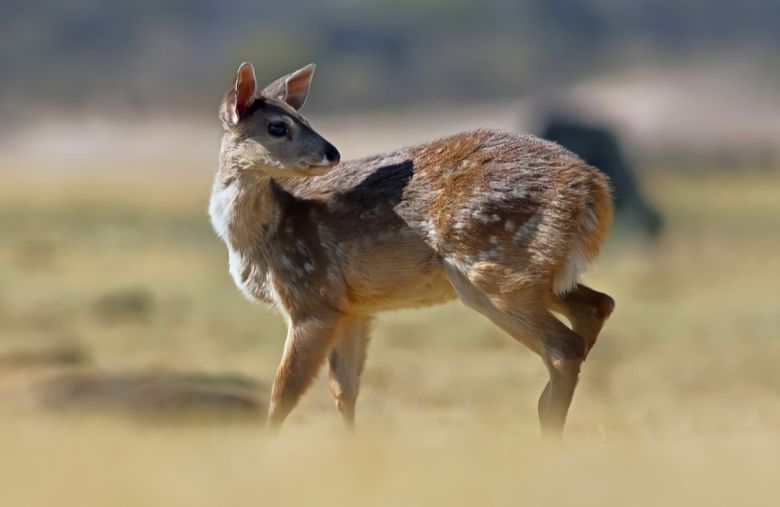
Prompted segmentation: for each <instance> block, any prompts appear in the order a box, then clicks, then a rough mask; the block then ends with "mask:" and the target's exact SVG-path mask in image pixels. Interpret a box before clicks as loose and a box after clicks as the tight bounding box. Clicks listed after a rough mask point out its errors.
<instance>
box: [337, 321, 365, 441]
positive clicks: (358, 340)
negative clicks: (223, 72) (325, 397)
mask: <svg viewBox="0 0 780 507" xmlns="http://www.w3.org/2000/svg"><path fill="white" fill-rule="evenodd" d="M369 327H370V320H369V319H368V318H353V319H350V321H349V322H348V323H346V325H345V326H344V327H343V328H342V331H341V333H340V336H338V337H337V338H336V342H335V343H334V344H333V348H332V349H331V351H330V356H329V357H328V365H329V367H330V372H329V376H328V385H329V386H330V391H331V393H333V398H334V399H335V400H336V408H338V410H339V412H340V413H341V416H342V417H343V419H344V423H345V424H346V425H347V427H348V428H352V427H354V425H355V403H356V402H357V397H358V392H359V390H360V375H361V373H362V372H363V365H364V364H365V362H366V349H367V348H368V340H369V338H368V333H369Z"/></svg>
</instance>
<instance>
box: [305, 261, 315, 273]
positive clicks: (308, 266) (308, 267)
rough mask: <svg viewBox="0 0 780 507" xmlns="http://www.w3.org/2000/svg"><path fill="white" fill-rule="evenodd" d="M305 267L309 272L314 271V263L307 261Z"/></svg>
mask: <svg viewBox="0 0 780 507" xmlns="http://www.w3.org/2000/svg"><path fill="white" fill-rule="evenodd" d="M303 269H305V270H306V272H307V273H314V264H312V263H311V262H307V263H305V264H304V265H303Z"/></svg>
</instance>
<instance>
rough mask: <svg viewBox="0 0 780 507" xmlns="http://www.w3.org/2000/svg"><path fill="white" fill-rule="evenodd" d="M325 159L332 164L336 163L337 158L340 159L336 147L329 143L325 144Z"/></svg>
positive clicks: (337, 161)
mask: <svg viewBox="0 0 780 507" xmlns="http://www.w3.org/2000/svg"><path fill="white" fill-rule="evenodd" d="M325 159H326V160H327V161H328V162H331V163H333V164H338V163H339V160H341V155H340V154H339V150H337V149H336V147H335V146H333V145H332V144H330V143H328V144H327V145H325Z"/></svg>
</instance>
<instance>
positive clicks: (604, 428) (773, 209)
mask: <svg viewBox="0 0 780 507" xmlns="http://www.w3.org/2000/svg"><path fill="white" fill-rule="evenodd" d="M4 163H5V164H7V163H8V161H5V162H4ZM3 169H5V171H3V170H0V176H2V181H3V183H2V185H1V186H0V450H2V451H1V452H2V459H0V506H3V507H27V506H36V507H37V506H58V507H69V506H80V507H83V506H92V505H94V506H101V507H110V506H128V507H129V506H134V507H137V506H158V505H159V506H165V507H184V506H186V507H197V506H214V505H226V506H238V505H263V506H264V505H268V506H271V505H313V504H315V503H316V504H318V505H340V506H344V507H346V506H367V505H368V506H397V505H406V506H411V505H453V506H481V505H496V506H504V505H507V506H508V505H556V506H557V505H580V506H590V505H593V506H626V505H631V506H644V505H646V506H658V505H685V506H689V505H706V506H721V505H722V506H734V505H740V506H751V505H766V506H770V505H780V492H778V489H777V482H778V477H780V366H779V365H780V306H778V282H780V174H778V173H751V172H740V173H717V174H707V173H705V172H701V173H690V172H689V173H678V172H675V171H674V170H672V169H671V168H669V169H665V170H656V171H650V172H646V173H645V175H644V180H645V181H644V183H645V187H646V189H647V191H648V193H649V195H650V196H651V197H652V199H653V200H654V201H655V202H656V203H657V204H658V205H659V207H660V208H661V210H662V213H663V215H664V218H665V219H666V221H667V224H668V228H667V231H666V232H667V234H666V235H665V236H664V237H663V238H662V239H661V241H660V242H659V243H657V244H655V245H652V246H651V245H645V244H642V243H639V242H636V241H634V242H620V241H611V242H610V244H609V245H608V247H607V249H606V251H605V252H604V254H603V256H602V257H601V258H600V260H599V261H598V262H597V264H596V265H595V266H594V268H593V269H592V270H591V271H590V272H589V273H588V274H587V275H586V278H585V281H586V282H587V283H589V284H591V285H593V286H594V287H596V288H599V289H601V290H604V291H606V292H608V293H610V294H612V295H613V296H614V297H615V299H616V300H617V305H618V306H617V310H616V312H615V314H614V316H613V318H612V319H611V320H610V321H609V322H608V324H607V326H606V328H605V330H604V332H603V333H602V336H601V338H600V341H599V343H598V344H597V346H596V348H595V350H594V352H593V353H592V355H591V356H590V358H589V359H588V361H587V362H586V363H585V365H584V370H583V374H582V378H581V383H580V387H579V389H578V392H577V395H576V396H575V400H574V404H573V406H572V410H571V413H570V419H569V425H568V428H567V432H566V437H565V440H564V441H563V442H561V443H552V442H545V441H543V440H542V439H541V438H540V437H539V431H538V423H537V419H536V400H537V398H538V395H539V393H540V391H541V388H542V387H543V384H544V382H545V380H546V372H545V370H544V368H543V366H542V364H541V361H539V360H538V358H536V357H534V356H533V355H532V354H531V353H530V352H528V351H527V350H526V349H524V348H523V347H522V346H520V345H519V344H517V343H515V342H514V341H513V340H512V339H511V338H509V337H508V336H505V335H504V334H503V333H502V332H500V331H499V330H498V329H497V328H495V327H493V326H492V325H491V324H490V323H489V322H487V321H486V320H485V319H484V318H482V317H481V316H479V315H477V314H475V313H472V312H470V311H467V310H466V309H465V308H464V307H463V306H461V305H459V304H451V305H447V306H442V307H437V308H432V309H427V310H419V311H408V312H406V311H404V312H398V313H392V314H386V315H383V316H382V317H381V318H380V319H379V320H378V322H377V325H376V329H375V332H374V334H373V341H372V347H371V350H370V356H369V360H368V364H367V371H366V373H365V376H364V387H363V390H362V394H361V399H360V402H359V406H358V431H357V433H356V434H355V435H352V436H349V435H347V434H346V433H345V431H344V430H343V429H342V427H341V421H340V419H339V417H338V416H337V413H336V411H335V408H334V407H333V404H332V401H331V399H330V394H329V392H328V390H327V387H326V384H325V382H324V379H323V377H325V375H323V374H322V373H321V375H320V378H319V379H318V380H317V382H316V383H315V385H314V386H312V388H311V390H310V391H309V392H308V393H307V396H306V397H305V398H304V400H303V402H302V403H301V405H300V406H299V407H298V409H297V410H296V411H295V412H293V414H292V416H291V418H290V420H289V423H288V424H287V425H286V426H285V427H284V428H283V430H282V432H281V433H280V434H279V435H276V436H271V435H268V434H266V433H265V432H264V431H263V430H262V428H261V420H262V417H263V413H264V403H265V398H266V396H267V395H266V393H267V391H268V389H269V382H270V380H271V379H272V376H273V373H274V370H275V367H276V363H277V360H278V358H279V356H280V354H281V350H282V345H283V337H284V326H283V322H282V320H281V318H279V317H278V316H277V315H275V314H274V313H272V312H271V311H270V310H269V309H267V308H264V307H261V306H257V305H254V304H251V303H249V302H247V301H246V300H244V299H243V298H242V297H241V295H240V294H239V292H238V290H236V289H235V288H234V287H233V285H232V282H231V280H230V278H229V276H228V273H227V268H226V263H227V262H226V252H225V250H224V248H223V246H222V245H221V244H220V243H219V242H218V240H217V239H216V237H215V236H214V234H213V233H212V232H211V230H210V226H209V224H208V220H207V216H206V212H205V209H206V202H207V199H208V192H209V186H210V179H209V176H207V175H206V174H205V173H204V174H203V177H200V174H199V175H197V176H192V175H190V176H188V177H179V176H177V175H179V174H181V173H176V174H175V175H171V176H169V177H163V176H161V177H155V178H150V179H147V180H144V179H143V178H131V177H126V178H123V179H117V180H112V178H111V176H110V175H109V176H106V175H103V177H101V178H97V179H89V180H86V179H85V178H82V181H88V182H89V183H88V184H80V183H79V179H78V178H69V179H66V178H65V177H64V176H63V175H62V174H59V175H58V176H57V178H56V179H49V178H46V177H38V178H26V179H15V177H14V176H13V174H14V173H13V172H12V171H10V170H8V167H5V168H3ZM147 169H148V168H147ZM124 173H125V174H126V173H127V171H124ZM139 376H140V378H142V379H144V378H145V379H146V381H145V382H146V383H145V384H144V383H143V382H141V384H142V385H140V387H139V386H135V387H133V386H128V384H132V382H131V380H132V379H133V378H137V377H139ZM101 379H102V380H101ZM128 379H131V380H128ZM150 379H151V380H150ZM155 379H157V380H155ZM101 381H102V382H103V383H104V384H107V386H106V385H104V384H101ZM112 382H113V383H112ZM159 391H163V392H162V393H160V392H159Z"/></svg>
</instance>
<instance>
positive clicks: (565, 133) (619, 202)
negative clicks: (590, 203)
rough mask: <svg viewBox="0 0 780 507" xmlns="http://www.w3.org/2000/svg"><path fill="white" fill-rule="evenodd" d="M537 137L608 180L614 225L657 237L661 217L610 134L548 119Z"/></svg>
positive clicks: (586, 125)
mask: <svg viewBox="0 0 780 507" xmlns="http://www.w3.org/2000/svg"><path fill="white" fill-rule="evenodd" d="M541 137H543V138H545V139H548V140H550V141H554V142H556V143H558V144H560V145H561V146H563V147H564V148H566V149H568V150H571V151H573V152H574V153H576V154H577V155H579V157H580V158H582V159H583V160H584V161H585V162H587V163H588V164H589V165H592V166H594V167H596V168H598V169H599V170H601V171H603V172H604V173H605V174H606V175H607V176H609V179H610V180H612V187H613V193H614V198H615V215H616V219H617V224H618V225H623V226H624V227H626V228H629V229H632V230H639V231H641V232H642V233H643V234H645V235H647V236H648V237H650V238H655V237H657V236H658V234H660V232H661V229H662V227H663V222H662V220H661V217H660V216H659V214H658V212H657V211H656V210H655V209H654V208H653V206H651V205H650V204H649V203H648V202H647V200H646V199H645V198H644V196H643V195H642V193H641V190H640V188H639V184H638V183H637V181H636V179H635V178H634V174H633V171H632V169H631V167H630V166H629V165H628V163H627V162H626V157H625V156H624V154H623V150H622V148H621V146H620V141H619V140H618V136H617V135H616V134H615V133H614V132H612V131H611V130H609V129H607V128H605V127H601V126H597V125H592V124H589V123H586V122H579V121H576V120H568V119H563V118H552V119H550V120H548V122H547V124H546V126H545V127H544V128H543V129H542V131H541Z"/></svg>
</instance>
